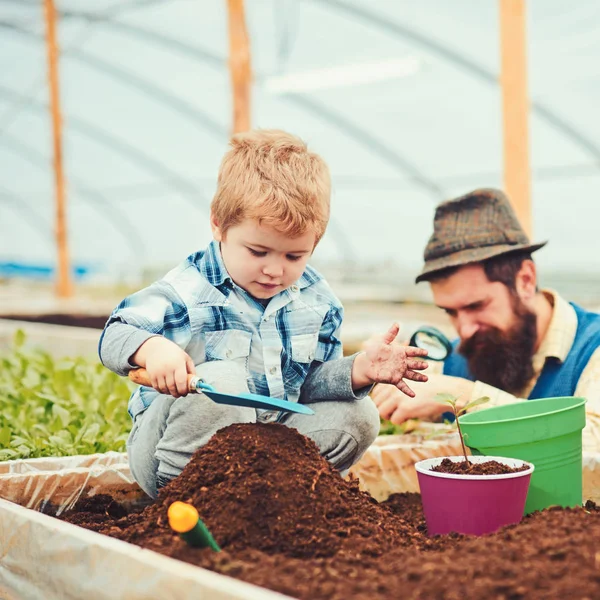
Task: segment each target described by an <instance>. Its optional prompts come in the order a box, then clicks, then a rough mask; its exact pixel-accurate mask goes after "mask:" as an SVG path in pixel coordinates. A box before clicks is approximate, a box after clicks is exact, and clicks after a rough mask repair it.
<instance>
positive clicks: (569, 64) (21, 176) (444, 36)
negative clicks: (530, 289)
mask: <svg viewBox="0 0 600 600" xmlns="http://www.w3.org/2000/svg"><path fill="white" fill-rule="evenodd" d="M56 4H57V7H58V10H59V16H60V21H59V39H60V45H61V50H62V52H63V54H62V57H61V62H60V68H61V70H60V76H61V84H62V89H61V92H62V93H61V98H62V105H63V113H64V138H65V152H64V155H65V168H66V181H67V184H68V189H67V194H68V207H69V208H68V210H69V222H70V234H71V237H70V241H71V249H72V257H73V261H74V262H75V263H84V264H88V265H91V266H94V265H98V266H99V267H100V268H102V269H104V272H105V273H106V275H107V276H108V277H112V278H118V277H119V275H121V274H123V273H129V272H136V273H139V272H140V271H142V269H144V268H145V267H149V266H151V267H155V268H156V269H163V268H166V267H169V266H173V265H174V264H176V263H177V262H179V261H180V260H182V259H183V258H184V257H185V256H186V255H187V254H188V253H190V252H192V251H195V250H197V249H198V248H200V247H202V246H204V245H205V244H206V243H207V242H208V240H209V238H210V227H209V223H208V203H209V201H210V199H211V197H212V194H213V192H214V188H215V183H216V173H217V168H218V164H219V161H220V158H221V156H222V154H223V151H224V150H225V147H226V141H227V138H228V135H229V132H230V129H231V122H232V110H231V91H230V80H229V73H228V70H227V58H228V39H227V13H226V3H225V2H191V1H185V0H171V1H166V0H146V1H141V2H140V1H136V2H116V1H115V0H88V1H87V2H85V3H82V2H80V1H78V0H57V2H56ZM526 6H527V11H528V13H527V16H528V24H527V25H528V26H527V34H528V66H529V94H530V98H531V106H532V109H531V123H530V124H531V150H532V152H531V166H532V195H533V198H532V200H533V211H534V219H533V220H534V229H535V236H534V237H535V238H536V239H547V238H550V240H551V243H550V244H549V245H548V247H547V248H544V250H543V251H541V252H540V253H539V257H538V262H539V263H540V265H541V266H542V267H543V269H542V275H543V276H544V278H545V283H546V284H547V283H548V281H550V282H551V283H552V284H554V283H555V281H556V280H552V277H551V275H552V274H553V273H554V272H564V271H567V272H569V271H577V272H578V273H580V274H581V273H587V274H588V276H589V277H588V278H587V279H591V280H593V281H595V282H596V283H598V278H597V271H598V268H599V267H600V263H599V260H600V259H599V256H600V252H598V249H599V248H600V246H599V242H598V236H597V235H596V225H597V222H598V216H599V213H598V205H597V202H595V201H594V199H595V198H598V197H599V195H600V169H599V168H598V165H599V164H600V163H599V159H600V120H599V119H598V118H597V112H598V106H600V79H599V78H598V61H599V58H600V35H598V27H599V25H598V23H599V22H600V4H599V3H598V2H597V1H596V0H579V1H578V2H576V3H565V2H564V1H563V0H528V1H527V3H526ZM245 7H246V15H247V22H248V29H249V34H250V40H251V50H252V67H253V71H254V85H253V102H252V122H253V124H254V125H255V126H258V127H278V128H283V129H287V130H290V131H293V132H295V133H297V134H299V135H300V136H302V137H303V138H305V139H306V140H307V141H308V142H309V143H310V144H311V145H312V147H313V148H314V149H315V150H317V151H318V152H320V153H321V154H322V155H323V156H324V157H325V158H326V159H327V160H328V162H329V163H330V166H331V171H332V176H333V187H334V195H333V208H332V222H331V226H330V229H329V231H328V232H327V235H326V236H325V238H324V240H323V241H322V242H321V244H320V245H319V247H318V248H317V251H316V254H315V261H317V262H320V263H322V264H323V266H322V267H321V268H323V267H324V266H325V263H327V264H329V263H344V262H346V263H349V264H351V265H353V266H354V267H355V268H356V269H360V267H361V266H363V265H373V264H375V265H378V266H379V265H381V268H382V273H383V276H387V277H388V278H390V277H391V276H392V275H390V274H392V273H393V278H394V281H395V282H397V283H398V285H399V289H401V285H402V283H403V282H404V281H405V282H408V283H410V282H412V280H413V279H414V276H415V274H416V273H417V272H418V270H419V267H420V264H421V257H422V250H423V247H424V244H425V242H426V240H427V237H428V236H429V234H430V232H431V227H432V225H431V219H432V215H433V210H434V206H435V204H436V203H437V202H438V201H440V200H441V199H445V198H448V197H451V196H453V195H455V194H460V193H464V192H466V191H468V190H469V189H473V188H475V187H480V186H501V185H502V180H503V175H502V169H503V164H502V163H503V161H502V114H501V94H500V86H499V70H500V46H499V34H498V32H499V23H498V2H493V1H491V0H488V1H487V2H482V1H481V0H454V1H453V2H447V0H427V1H425V2H423V1H417V0H412V1H410V0H409V1H405V2H398V1H397V0H378V1H377V2H361V1H359V0H343V1H342V0H304V1H300V0H249V1H248V2H246V3H245ZM42 15H43V13H42V11H41V10H40V6H39V2H37V1H32V0H12V1H8V2H3V3H1V4H0V46H1V47H2V53H1V54H0V164H1V165H2V169H1V170H0V214H1V215H2V216H1V218H0V240H1V241H0V262H1V261H2V260H9V259H14V260H17V261H36V262H39V263H52V262H53V261H54V256H55V252H54V248H53V234H52V230H53V215H54V209H53V178H52V173H51V169H50V166H51V163H52V161H51V154H50V152H51V133H50V119H49V115H48V111H47V107H46V104H47V99H48V92H47V88H46V74H45V69H46V57H45V49H44V25H43V16H42ZM390 64H393V65H400V66H402V65H404V66H405V68H403V69H395V70H394V69H392V70H390V69H389V65H390ZM406 65H408V66H409V67H410V68H408V67H406ZM331 72H334V73H336V74H338V75H339V74H340V73H346V74H347V76H346V77H345V80H344V81H342V82H341V81H340V78H339V77H331V76H324V75H323V74H324V73H325V74H327V73H331ZM381 73H383V74H384V75H385V77H384V76H379V75H378V76H377V77H375V76H374V75H376V74H380V75H381ZM307 80H309V81H311V82H312V84H311V86H307V85H306V81H307ZM315 81H316V82H317V84H318V85H316V86H315V84H314V83H315ZM286 82H287V87H286V88H285V89H283V88H282V83H283V84H285V83H286ZM342 83H343V85H342ZM367 207H368V208H367ZM568 223H576V226H577V235H576V236H567V235H565V226H566V224H568ZM567 240H568V241H567ZM386 261H389V264H386ZM394 268H395V269H396V270H394ZM370 274H371V275H372V276H374V275H375V273H374V270H373V269H371V271H370ZM581 285H582V288H581V293H582V294H584V293H587V292H588V291H589V288H590V285H591V284H590V282H589V281H588V280H586V278H583V280H582V283H581ZM571 289H572V288H571ZM596 289H597V288H596ZM592 297H593V296H592Z"/></svg>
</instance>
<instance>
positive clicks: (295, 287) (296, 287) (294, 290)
mask: <svg viewBox="0 0 600 600" xmlns="http://www.w3.org/2000/svg"><path fill="white" fill-rule="evenodd" d="M290 289H291V290H292V292H297V291H298V290H299V289H300V288H299V287H298V286H297V285H293V286H292V287H291V288H290Z"/></svg>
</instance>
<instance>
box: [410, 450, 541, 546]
mask: <svg viewBox="0 0 600 600" xmlns="http://www.w3.org/2000/svg"><path fill="white" fill-rule="evenodd" d="M444 458H449V459H450V460H452V461H453V462H460V461H463V460H464V457H463V456H448V457H437V458H428V459H427V460H421V461H419V462H418V463H416V464H415V469H416V470H417V477H418V479H419V487H420V488H421V501H422V503H423V513H424V514H425V521H426V522H427V532H428V533H429V535H430V536H433V535H442V534H445V533H450V532H452V531H455V532H457V533H464V534H468V535H484V534H486V533H492V532H493V531H496V530H497V529H499V528H500V527H503V526H505V525H511V524H513V523H518V522H519V521H520V520H521V517H522V516H523V509H524V507H525V501H526V499H527V491H528V489H529V481H530V479H531V474H532V473H533V469H534V467H533V465H532V464H531V463H528V462H525V461H523V460H518V459H516V458H500V457H497V456H470V457H469V460H470V461H471V462H475V463H480V462H486V461H489V460H495V461H497V462H499V463H502V464H504V465H507V466H509V467H520V466H522V465H528V466H529V468H528V469H527V470H525V471H519V472H518V473H508V474H506V475H451V474H446V473H436V472H434V471H431V470H430V469H431V468H432V467H435V466H437V465H439V464H440V463H441V462H442V460H444Z"/></svg>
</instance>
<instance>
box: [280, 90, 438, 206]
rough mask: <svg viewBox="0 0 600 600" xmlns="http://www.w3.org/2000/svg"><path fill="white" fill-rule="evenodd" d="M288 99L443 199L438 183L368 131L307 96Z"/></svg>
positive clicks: (293, 96) (299, 95) (291, 96)
mask: <svg viewBox="0 0 600 600" xmlns="http://www.w3.org/2000/svg"><path fill="white" fill-rule="evenodd" d="M287 98H288V100H289V101H290V102H292V103H293V104H297V105H298V106H300V107H302V108H303V109H304V110H306V111H309V112H312V113H313V114H315V115H317V116H319V117H321V118H322V119H325V120H327V121H328V122H329V123H334V124H335V125H336V126H337V127H338V128H339V129H340V130H341V131H343V132H344V133H345V134H346V135H348V136H349V137H351V138H353V139H354V140H356V141H358V142H360V143H362V144H365V145H368V146H369V147H372V148H377V154H378V155H379V156H380V157H381V158H383V159H384V160H385V161H386V162H388V163H389V164H390V165H392V166H393V167H395V168H397V169H400V170H401V171H403V172H404V173H408V174H409V176H410V178H411V180H412V181H414V182H415V183H416V184H417V185H419V186H421V187H422V188H424V189H426V190H427V191H428V192H429V193H430V194H432V195H433V196H435V197H436V198H437V199H441V198H443V196H444V192H443V190H442V188H441V187H440V186H438V185H437V183H435V182H434V181H432V180H431V179H429V178H428V177H427V176H426V175H425V174H423V173H422V172H420V171H419V169H418V168H417V167H415V166H414V165H413V164H411V163H410V162H409V161H408V160H407V159H405V158H404V157H402V156H401V155H400V154H398V153H397V152H396V151H395V150H393V149H392V148H390V147H389V146H387V145H386V144H384V143H383V142H381V141H380V140H378V139H377V138H376V137H375V136H373V135H371V134H370V133H369V132H368V131H367V130H366V129H363V128H361V127H359V126H358V125H356V124H355V123H354V122H353V121H351V120H350V119H347V118H346V117H344V116H343V115H341V114H340V113H339V112H337V111H334V110H333V109H331V108H328V107H327V106H325V105H324V104H321V103H319V102H316V101H315V100H309V99H308V97H307V96H305V95H301V94H294V95H289V96H288V97H287Z"/></svg>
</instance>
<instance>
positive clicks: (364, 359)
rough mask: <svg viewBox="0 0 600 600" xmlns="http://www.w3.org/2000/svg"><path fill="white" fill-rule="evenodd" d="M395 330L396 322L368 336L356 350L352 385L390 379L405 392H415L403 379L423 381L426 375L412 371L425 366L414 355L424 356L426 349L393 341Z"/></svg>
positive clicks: (396, 327)
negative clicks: (377, 334) (378, 334)
mask: <svg viewBox="0 0 600 600" xmlns="http://www.w3.org/2000/svg"><path fill="white" fill-rule="evenodd" d="M399 331H400V327H399V325H398V324H397V323H394V324H393V325H392V327H391V328H390V330H389V331H388V332H387V333H386V334H385V335H384V336H382V337H379V338H374V339H371V340H369V341H368V342H367V343H366V344H365V351H364V353H361V354H359V355H358V356H357V357H356V359H355V361H354V366H353V369H352V383H353V385H355V384H358V385H356V387H362V386H364V385H368V384H370V383H391V384H393V385H395V386H396V387H397V388H398V389H399V390H400V391H401V392H404V393H405V394H406V395H407V396H410V397H411V398H413V397H414V396H415V393H414V392H413V391H412V390H411V389H410V388H409V387H408V385H407V384H406V382H405V381H404V379H411V380H413V381H427V375H423V374H422V373H417V372H416V371H421V370H423V369H426V368H427V366H428V365H427V363H426V362H425V361H423V360H418V359H415V358H414V357H419V356H422V357H425V356H427V350H423V349H421V348H414V347H412V346H401V345H399V344H393V343H392V342H393V341H394V340H395V339H396V336H397V335H398V332H399ZM360 383H362V386H360Z"/></svg>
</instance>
